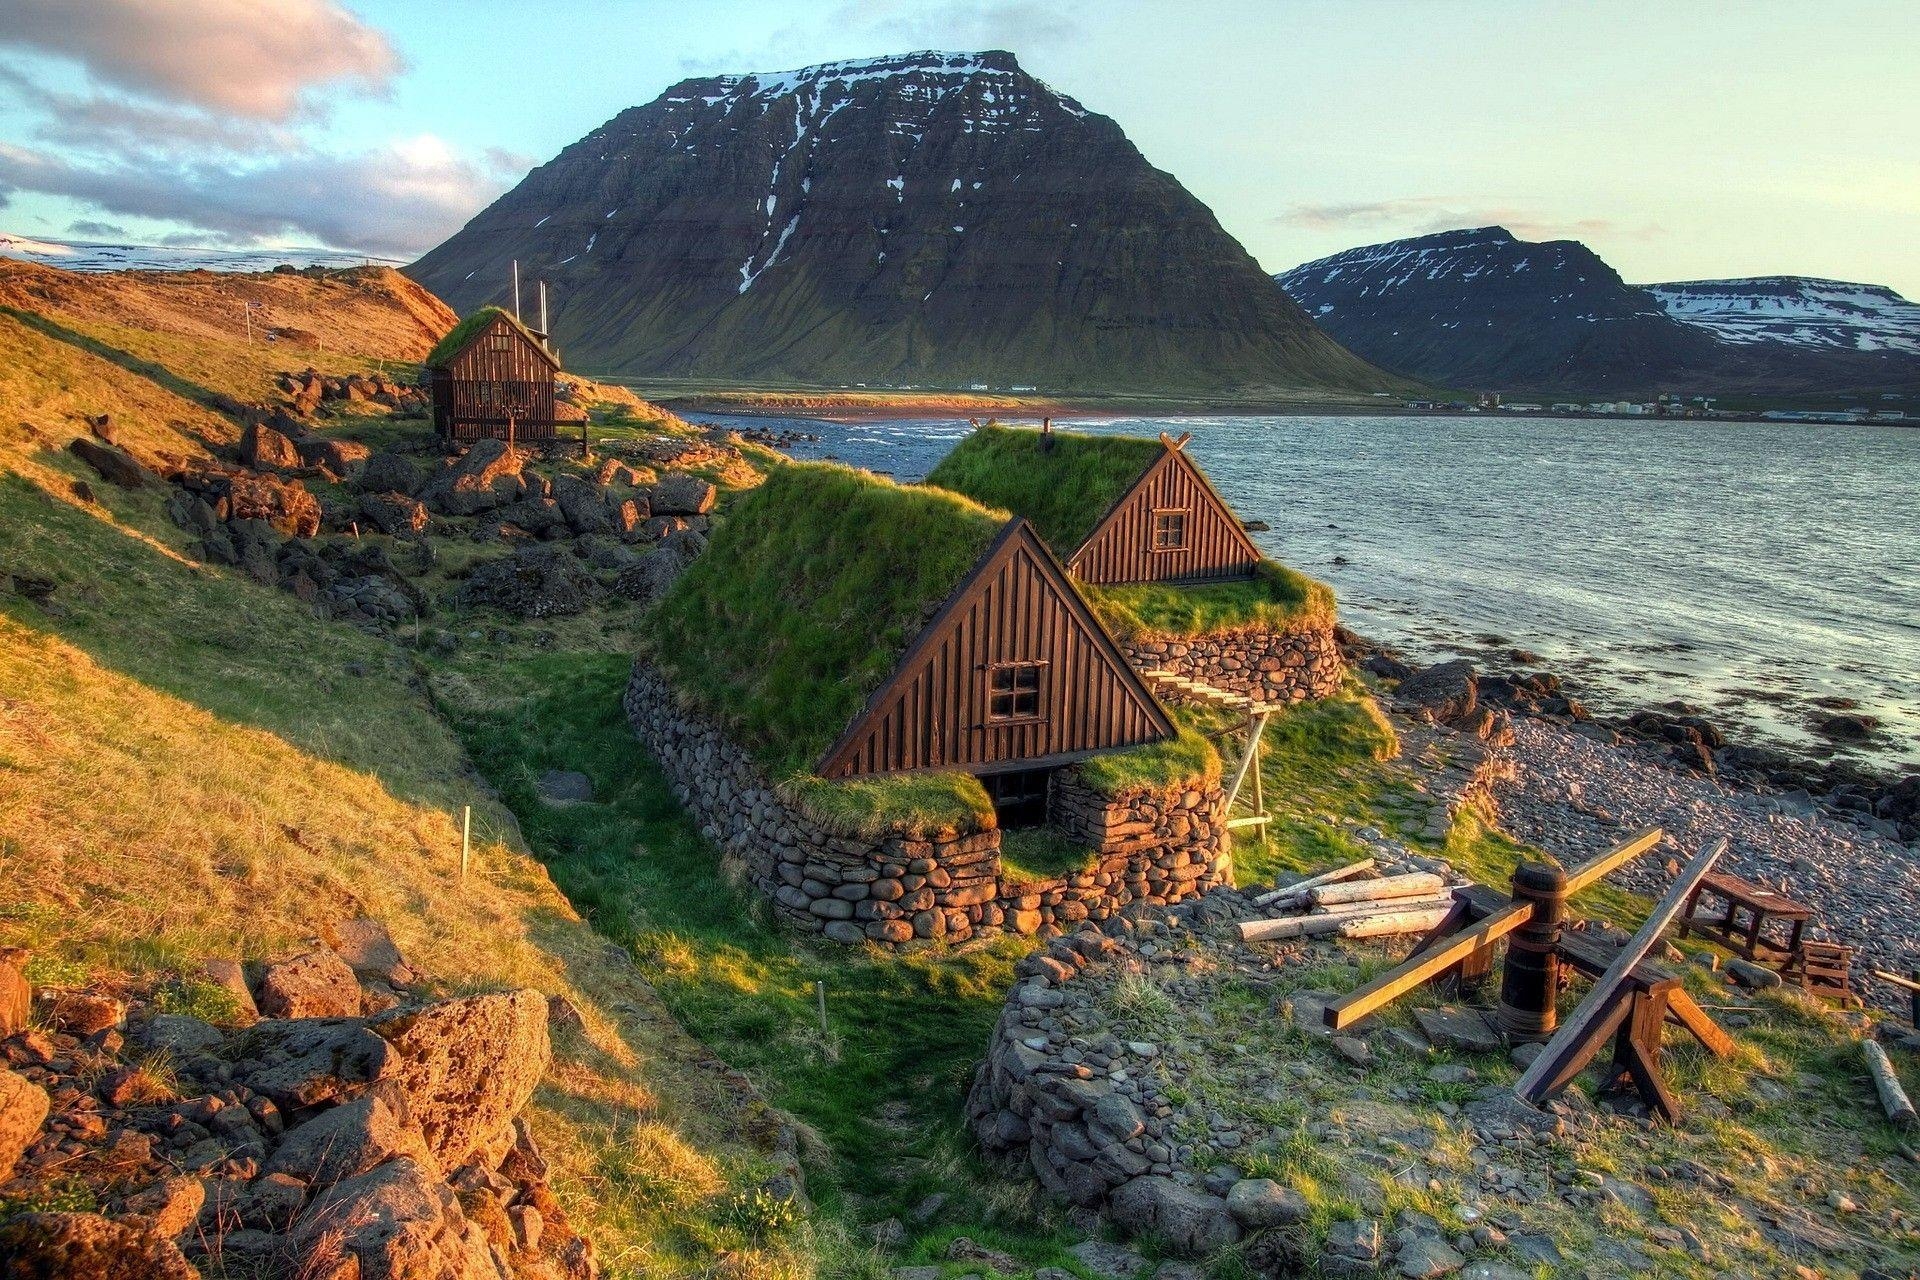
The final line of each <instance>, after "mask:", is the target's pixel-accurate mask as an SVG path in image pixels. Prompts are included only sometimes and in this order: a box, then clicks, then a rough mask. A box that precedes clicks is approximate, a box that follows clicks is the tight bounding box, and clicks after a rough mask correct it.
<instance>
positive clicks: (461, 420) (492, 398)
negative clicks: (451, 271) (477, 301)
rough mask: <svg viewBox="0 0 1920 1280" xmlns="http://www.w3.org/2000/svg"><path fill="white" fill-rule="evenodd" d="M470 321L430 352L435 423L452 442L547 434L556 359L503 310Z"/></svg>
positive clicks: (550, 433) (552, 419)
mask: <svg viewBox="0 0 1920 1280" xmlns="http://www.w3.org/2000/svg"><path fill="white" fill-rule="evenodd" d="M474 320H477V323H474V322H473V321H469V322H464V323H463V325H462V326H461V327H462V328H469V327H470V330H471V331H470V332H467V333H464V334H463V333H461V332H460V330H459V329H456V330H455V331H454V333H453V334H451V335H449V337H450V338H451V339H453V345H452V346H451V348H450V349H448V350H446V351H440V350H436V351H435V352H434V354H433V355H432V356H429V357H428V371H429V377H428V388H429V391H430V393H431V395H432V399H433V426H434V430H435V431H436V432H438V433H439V434H440V435H442V436H445V437H446V438H448V439H450V440H456V441H469V440H484V439H489V438H492V439H501V440H504V439H508V438H512V439H515V440H522V441H527V442H529V443H540V442H543V441H550V440H552V439H553V438H554V429H555V425H556V422H557V418H556V414H555V402H556V387H555V379H556V375H557V374H558V373H559V371H560V358H559V357H558V356H557V355H555V354H554V353H553V352H552V350H550V349H549V348H548V346H547V344H546V343H545V342H543V341H542V340H541V339H540V338H539V337H538V336H536V335H535V334H533V333H532V332H530V331H529V330H528V329H527V328H526V327H525V326H524V325H522V324H520V323H519V322H518V321H516V320H515V319H514V318H513V317H512V316H510V315H508V314H507V313H506V312H505V311H501V310H498V309H495V310H494V311H493V313H492V314H491V315H487V316H485V317H474ZM444 345H446V344H444V343H443V346H444Z"/></svg>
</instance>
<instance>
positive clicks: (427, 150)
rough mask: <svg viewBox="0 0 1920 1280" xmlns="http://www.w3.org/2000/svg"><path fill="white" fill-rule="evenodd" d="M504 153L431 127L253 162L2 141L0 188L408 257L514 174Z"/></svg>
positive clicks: (222, 232) (239, 233) (233, 237)
mask: <svg viewBox="0 0 1920 1280" xmlns="http://www.w3.org/2000/svg"><path fill="white" fill-rule="evenodd" d="M506 160H507V158H506V157H490V159H489V161H488V162H476V161H473V160H469V159H466V158H463V157H461V156H460V155H459V154H458V153H456V152H455V151H454V150H453V149H452V148H451V147H449V146H448V145H447V144H446V143H445V142H444V141H442V140H441V139H439V138H436V137H433V136H431V135H421V136H418V137H412V138H404V139H396V140H394V141H392V142H389V143H387V144H386V145H384V146H382V147H378V148H375V149H373V150H370V151H365V152H359V153H352V154H329V153H320V152H306V151H296V152H293V153H290V154H287V155H283V156H275V157H271V158H267V159H264V160H259V161H252V162H234V161H231V160H209V159H201V160H193V161H187V162H184V163H176V162H171V161H164V160H155V159H151V158H143V157H123V158H119V159H113V160H102V161H99V162H97V163H91V162H81V161H75V160H73V159H70V158H67V157H63V156H59V155H55V154H52V153H49V152H45V151H39V150H34V149H31V148H26V147H19V146H13V145H10V144H7V143H0V191H4V190H6V189H9V188H11V189H14V190H16V191H33V192H39V193H43V194H47V195H56V196H65V197H68V198H70V199H74V200H78V201H82V202H84V203H87V204H90V205H92V206H94V207H96V208H99V209H102V210H105V211H106V212H108V213H113V214H118V215H121V216H124V217H140V218H153V219H159V220H170V221H174V222H179V223H184V224H186V225H188V226H192V227H195V228H199V229H202V230H203V231H205V232H207V233H208V234H209V235H210V236H212V237H214V238H218V239H220V240H221V241H223V242H226V243H231V244H246V243H252V242H256V241H259V240H267V239H279V238H292V239H298V240H306V241H313V242H317V243H320V244H325V245H332V246H336V247H339V248H345V249H360V250H364V251H366V252H368V253H377V254H391V255H394V256H401V257H410V256H413V255H415V254H418V253H420V252H422V251H424V250H426V249H429V248H431V247H432V246H434V245H435V244H438V243H439V242H440V241H441V240H443V239H445V238H446V237H447V236H449V235H451V234H453V232H455V231H457V230H458V229H459V228H460V226H461V225H462V224H463V223H464V222H465V221H466V219H467V218H469V217H471V216H472V215H473V213H474V211H475V210H477V209H479V208H480V207H482V206H483V205H485V204H486V203H487V202H488V201H489V200H491V199H492V198H493V197H495V196H496V195H498V194H499V193H500V192H501V191H502V190H504V189H505V187H506V186H507V185H508V183H509V182H510V181H512V180H513V179H514V178H516V177H518V176H519V175H518V173H517V172H516V171H515V169H514V168H509V167H506V165H505V163H504V162H505V161H506ZM516 167H520V168H523V167H524V166H523V165H516Z"/></svg>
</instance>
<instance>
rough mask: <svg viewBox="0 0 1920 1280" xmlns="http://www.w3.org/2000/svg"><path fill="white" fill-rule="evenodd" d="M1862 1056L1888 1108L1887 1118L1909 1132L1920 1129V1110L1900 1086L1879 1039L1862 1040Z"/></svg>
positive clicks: (1897, 1076) (1883, 1102)
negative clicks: (1914, 1107) (1919, 1110)
mask: <svg viewBox="0 0 1920 1280" xmlns="http://www.w3.org/2000/svg"><path fill="white" fill-rule="evenodd" d="M1860 1053H1861V1056H1863V1057H1864V1058H1866V1060H1867V1072H1868V1073H1869V1074H1870V1075H1872V1076H1873V1087H1874V1090H1875V1091H1876V1092H1878V1093H1879V1095H1880V1105H1881V1106H1882V1107H1883V1108H1885V1109H1886V1113H1887V1119H1888V1120H1889V1121H1890V1122H1891V1123H1892V1124H1893V1127H1894V1128H1896V1129H1904V1130H1905V1131H1907V1132H1908V1133H1911V1132H1913V1131H1914V1130H1915V1129H1920V1112H1916V1111H1915V1110H1914V1109H1913V1101H1912V1100H1911V1099H1910V1098H1908V1097H1907V1091H1906V1090H1905V1089H1903V1088H1901V1086H1900V1076H1899V1074H1898V1073H1897V1072H1896V1071H1894V1069H1893V1063H1892V1062H1891V1061H1889V1060H1888V1058H1887V1051H1886V1050H1885V1049H1882V1048H1881V1047H1880V1042H1879V1041H1877V1040H1862V1041H1861V1042H1860Z"/></svg>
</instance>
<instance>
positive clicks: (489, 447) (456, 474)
mask: <svg viewBox="0 0 1920 1280" xmlns="http://www.w3.org/2000/svg"><path fill="white" fill-rule="evenodd" d="M525 466H526V455H525V454H523V453H521V452H520V451H519V450H517V449H511V448H508V447H507V442H506V441H504V440H476V441H474V442H473V445H472V446H471V447H470V448H469V449H468V450H467V451H466V452H465V453H464V454H462V455H461V456H460V457H458V458H456V459H454V460H453V461H451V462H449V463H447V465H446V466H444V467H442V468H441V469H440V471H438V472H437V473H436V474H435V475H434V476H433V478H432V479H430V480H428V481H427V483H426V485H425V487H424V488H422V489H421V491H420V493H419V494H418V497H419V498H420V500H421V501H423V502H425V503H426V504H427V505H428V506H429V507H432V508H433V509H434V510H435V511H439V512H443V513H445V514H446V515H452V516H473V515H480V514H481V513H483V512H487V511H492V510H493V509H494V508H495V507H499V506H503V505H505V504H506V503H509V502H513V501H516V500H517V499H518V498H519V497H520V495H521V493H522V491H523V487H524V486H523V485H522V483H521V479H520V473H521V471H522V469H524V468H525Z"/></svg>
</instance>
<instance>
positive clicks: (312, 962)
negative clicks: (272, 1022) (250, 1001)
mask: <svg viewBox="0 0 1920 1280" xmlns="http://www.w3.org/2000/svg"><path fill="white" fill-rule="evenodd" d="M254 998H255V1000H256V1001H257V1002H258V1004H259V1007H260V1012H261V1013H263V1014H265V1015H266V1016H267V1017H269V1018H351V1017H354V1016H356V1015H358V1014H359V1012H360V983H359V981H358V980H357V979H356V978H355V977H354V976H353V970H352V969H351V968H350V967H349V966H348V965H347V962H346V961H344V960H342V959H341V958H340V957H339V956H337V955H335V954H334V953H333V952H331V951H328V950H326V949H324V948H322V949H320V950H317V951H308V952H306V953H304V954H302V955H297V956H295V957H293V958H292V959H291V960H282V961H280V962H279V963H277V964H270V965H268V966H267V968H266V972H264V973H263V974H261V975H260V985H259V988H258V989H257V990H256V991H255V992H254Z"/></svg>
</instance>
